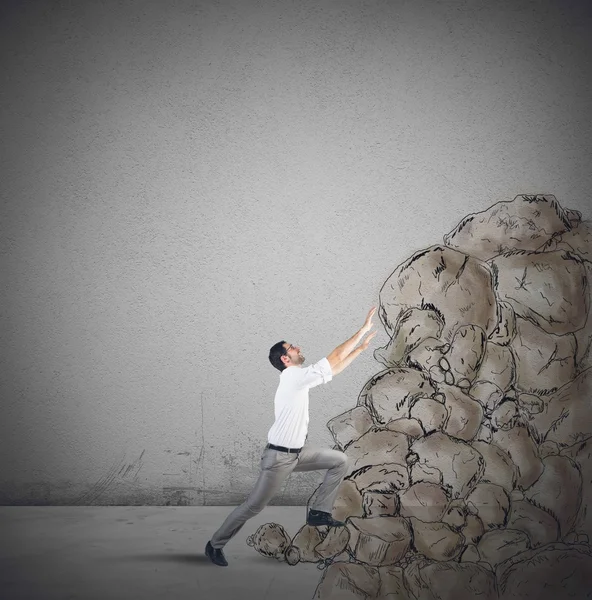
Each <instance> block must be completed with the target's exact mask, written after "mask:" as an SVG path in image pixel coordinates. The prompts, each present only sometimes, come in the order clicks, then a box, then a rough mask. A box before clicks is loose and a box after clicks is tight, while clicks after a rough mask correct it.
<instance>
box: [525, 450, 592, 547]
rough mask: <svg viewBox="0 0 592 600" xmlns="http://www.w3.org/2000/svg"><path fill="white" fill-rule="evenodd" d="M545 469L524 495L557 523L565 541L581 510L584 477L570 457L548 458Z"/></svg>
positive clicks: (545, 461) (544, 461)
mask: <svg viewBox="0 0 592 600" xmlns="http://www.w3.org/2000/svg"><path fill="white" fill-rule="evenodd" d="M543 465H544V466H545V470H544V471H543V473H542V475H541V476H540V477H539V478H538V480H537V481H536V482H535V483H534V484H533V485H532V487H531V488H529V489H528V490H526V491H525V492H524V495H525V497H526V498H527V499H528V500H530V502H531V503H532V504H534V505H535V506H538V507H539V508H542V509H543V510H546V511H547V512H548V513H549V514H551V515H552V516H554V517H555V518H556V519H557V522H558V523H559V531H560V535H561V537H563V536H565V535H567V534H568V533H569V532H570V531H571V530H572V528H573V525H574V523H575V520H576V517H577V514H578V510H579V508H580V502H581V494H582V476H581V474H580V470H579V468H578V466H577V465H576V463H574V462H573V461H572V460H571V459H570V458H568V457H567V456H547V457H546V458H544V459H543Z"/></svg>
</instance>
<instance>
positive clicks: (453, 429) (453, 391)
mask: <svg viewBox="0 0 592 600" xmlns="http://www.w3.org/2000/svg"><path fill="white" fill-rule="evenodd" d="M438 390H439V391H440V392H442V393H443V394H444V396H445V398H446V409H447V411H448V415H449V416H448V420H447V421H446V423H445V425H444V432H445V433H447V434H448V435H449V436H452V437H454V438H457V439H460V440H465V441H470V440H472V439H473V438H474V437H475V436H476V435H477V432H478V431H479V428H480V427H481V421H482V420H483V407H482V406H481V404H480V403H479V402H477V401H476V400H473V399H472V398H471V397H470V396H469V395H468V394H466V393H465V392H463V391H462V390H459V389H458V388H457V387H454V386H451V385H447V384H445V383H443V384H440V385H439V386H438Z"/></svg>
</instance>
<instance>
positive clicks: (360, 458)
mask: <svg viewBox="0 0 592 600" xmlns="http://www.w3.org/2000/svg"><path fill="white" fill-rule="evenodd" d="M408 451H409V438H408V437H407V436H406V435H404V434H403V433H397V432H396V431H389V430H386V429H376V428H373V429H371V430H370V431H368V433H365V434H364V435H363V436H362V437H361V438H360V439H359V440H357V441H355V442H352V443H351V444H350V446H349V447H348V449H347V455H348V458H349V466H348V468H349V473H353V472H354V471H357V470H358V469H360V468H361V467H367V466H369V465H383V464H397V465H405V464H406V456H407V453H408Z"/></svg>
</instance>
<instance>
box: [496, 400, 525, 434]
mask: <svg viewBox="0 0 592 600" xmlns="http://www.w3.org/2000/svg"><path fill="white" fill-rule="evenodd" d="M519 421H520V413H519V412H518V406H517V405H516V403H515V402H513V401H512V400H506V401H504V402H502V403H501V404H500V405H499V406H498V407H497V408H496V409H495V410H494V411H493V413H492V414H491V424H492V425H493V427H494V428H495V429H503V430H505V431H507V430H509V429H512V427H515V426H516V425H517V424H518V423H519Z"/></svg>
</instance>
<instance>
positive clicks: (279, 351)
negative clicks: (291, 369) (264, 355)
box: [269, 340, 287, 371]
mask: <svg viewBox="0 0 592 600" xmlns="http://www.w3.org/2000/svg"><path fill="white" fill-rule="evenodd" d="M285 343H286V340H282V341H281V342H278V343H277V344H274V345H273V346H272V347H271V348H270V349H269V362H270V363H271V364H272V365H273V366H274V367H275V368H276V369H277V370H278V371H283V370H284V369H285V368H286V365H285V364H284V363H283V362H282V358H281V357H282V356H285V355H286V354H287V351H286V348H285V346H284V344H285Z"/></svg>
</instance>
